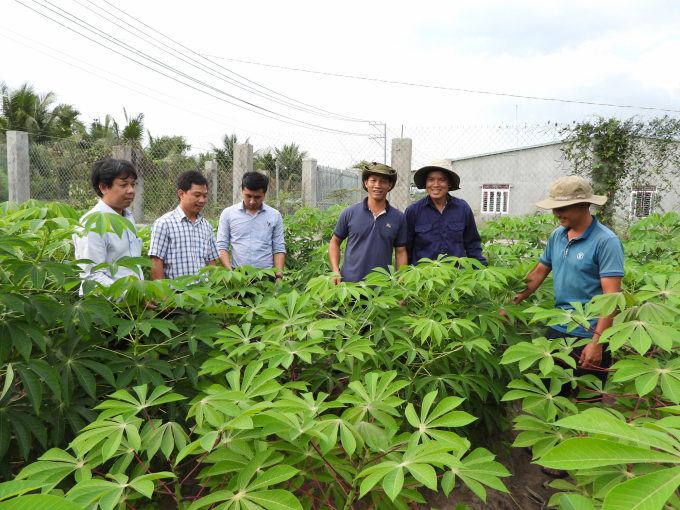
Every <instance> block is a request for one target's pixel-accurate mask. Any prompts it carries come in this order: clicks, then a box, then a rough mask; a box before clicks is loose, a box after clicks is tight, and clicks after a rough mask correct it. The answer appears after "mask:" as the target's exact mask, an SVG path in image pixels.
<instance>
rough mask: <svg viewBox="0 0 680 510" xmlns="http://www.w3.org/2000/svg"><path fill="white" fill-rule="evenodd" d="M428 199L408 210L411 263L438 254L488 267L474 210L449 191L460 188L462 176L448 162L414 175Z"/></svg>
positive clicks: (433, 162)
mask: <svg viewBox="0 0 680 510" xmlns="http://www.w3.org/2000/svg"><path fill="white" fill-rule="evenodd" d="M413 182H414V183H415V185H416V186H417V187H418V189H424V190H426V191H427V196H426V197H425V198H422V199H420V200H418V201H417V202H415V203H413V204H411V205H409V206H408V207H407V208H406V211H405V215H406V229H407V230H406V235H407V239H406V253H407V254H408V263H409V264H411V265H416V264H418V262H419V261H420V260H423V259H430V260H436V259H437V257H438V256H439V255H444V256H447V255H448V256H453V257H468V258H472V259H477V260H478V261H480V262H481V263H482V264H484V265H486V259H485V258H484V256H483V255H482V238H481V237H480V236H479V232H478V231H477V225H476V224H475V217H474V215H473V214H472V209H470V206H469V205H468V203H467V202H466V201H465V200H461V199H460V198H456V197H452V196H451V195H450V194H449V192H450V191H455V190H457V189H460V177H459V176H458V174H456V173H455V172H454V171H453V170H451V163H450V162H449V161H446V160H435V161H432V162H431V163H430V164H429V165H428V166H424V167H423V168H421V169H419V170H418V171H417V172H416V173H415V175H414V176H413Z"/></svg>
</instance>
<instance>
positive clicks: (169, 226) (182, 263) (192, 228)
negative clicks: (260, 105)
mask: <svg viewBox="0 0 680 510" xmlns="http://www.w3.org/2000/svg"><path fill="white" fill-rule="evenodd" d="M149 256H151V257H158V258H159V259H161V260H162V261H163V269H164V272H165V278H166V279H169V280H174V279H175V278H179V277H180V276H185V275H195V274H198V272H199V271H200V270H201V269H202V268H204V267H205V266H206V263H207V262H210V261H212V260H215V259H216V258H218V257H219V252H218V251H217V245H216V244H215V232H214V231H213V228H212V226H211V225H210V223H208V220H206V219H205V218H204V217H203V216H201V215H200V214H199V215H198V218H197V219H196V222H195V223H192V222H191V220H190V219H189V218H187V215H186V214H185V212H184V211H183V210H182V208H181V207H180V206H177V209H175V210H174V211H170V212H169V213H166V214H164V215H163V216H161V217H160V218H158V219H157V220H156V221H154V222H153V227H152V228H151V245H150V247H149Z"/></svg>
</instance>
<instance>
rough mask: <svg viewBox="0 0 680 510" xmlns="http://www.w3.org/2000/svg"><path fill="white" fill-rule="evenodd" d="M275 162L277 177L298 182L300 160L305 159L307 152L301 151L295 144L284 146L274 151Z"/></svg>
mask: <svg viewBox="0 0 680 510" xmlns="http://www.w3.org/2000/svg"><path fill="white" fill-rule="evenodd" d="M274 150H275V152H276V160H277V161H278V162H279V175H280V178H281V179H282V180H287V181H291V180H295V179H297V180H299V179H300V178H301V175H302V160H303V159H304V158H306V157H307V151H301V150H300V146H299V145H298V144H296V143H290V144H284V145H283V147H281V148H280V149H274Z"/></svg>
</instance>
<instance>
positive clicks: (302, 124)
mask: <svg viewBox="0 0 680 510" xmlns="http://www.w3.org/2000/svg"><path fill="white" fill-rule="evenodd" d="M16 1H17V3H19V4H20V5H22V6H24V7H26V8H27V9H30V10H31V11H33V12H35V13H37V14H40V15H41V16H43V17H45V18H47V19H48V20H50V21H52V22H54V23H56V24H58V25H60V26H62V27H64V28H66V29H68V30H70V31H72V32H74V33H75V34H77V35H79V36H81V37H84V38H85V39H88V40H89V41H92V42H94V43H96V44H98V45H100V46H102V47H104V48H106V49H108V50H109V51H112V52H114V53H116V54H118V55H120V56H122V57H124V58H126V59H128V60H131V61H132V62H135V63H136V64H139V65H141V66H143V67H145V68H147V69H149V70H151V71H153V72H155V73H158V74H160V75H162V76H165V77H166V78H170V79H171V80H173V81H176V82H178V83H180V84H182V85H185V86H187V87H189V88H192V89H194V90H196V91H198V92H201V93H203V94H206V95H208V96H210V97H213V98H215V99H218V100H220V101H223V102H226V103H228V104H231V105H233V106H236V107H238V108H241V109H244V110H246V111H249V112H251V113H256V114H258V115H262V116H264V117H267V118H271V119H273V120H278V121H279V122H284V123H287V124H292V125H294V126H297V127H302V128H305V129H313V130H314V128H317V129H315V130H317V131H322V132H327V133H340V134H346V135H353V136H365V135H364V134H362V133H354V132H349V131H342V130H337V129H333V128H326V127H324V126H319V125H316V124H311V123H308V122H304V121H300V120H297V119H293V118H291V117H288V116H286V115H282V114H279V113H276V112H271V111H269V110H267V109H266V108H262V107H259V106H257V105H253V106H255V107H256V108H258V109H261V110H263V111H267V112H269V113H272V114H274V115H277V116H279V117H283V118H276V117H272V116H270V115H267V114H265V113H262V112H258V111H254V110H251V109H249V108H247V107H244V106H242V105H239V104H236V103H233V102H231V101H228V100H226V99H224V98H222V97H219V96H216V95H214V94H211V93H209V92H207V91H205V90H202V89H199V88H197V87H194V86H192V85H190V84H188V83H185V82H183V81H181V80H178V79H177V78H174V77H172V76H170V75H168V74H165V73H163V72H161V71H159V70H158V69H154V68H153V67H150V66H148V65H146V64H144V63H142V62H139V61H137V60H135V59H134V58H132V57H130V56H128V55H125V54H123V53H121V52H119V51H117V50H115V49H113V48H110V47H109V46H106V45H105V44H102V43H101V42H99V41H96V40H94V39H92V38H91V37H88V36H87V35H84V34H82V33H80V32H78V31H77V30H75V29H73V28H72V27H70V26H67V25H65V24H63V23H61V22H59V21H57V20H55V19H53V18H51V17H50V16H48V15H46V14H44V13H42V12H40V11H38V10H36V9H33V8H32V7H29V6H28V5H26V4H24V3H22V2H21V1H19V0H16ZM33 1H34V2H35V0H33ZM35 3H37V2H35ZM38 5H41V4H38ZM41 7H45V6H44V5H41ZM45 8H46V9H47V10H49V11H51V12H54V13H55V14H57V15H59V16H61V17H63V18H66V16H64V15H62V14H60V13H58V12H56V11H54V10H52V9H50V8H49V7H45ZM64 12H66V11H64ZM66 19H68V18H66ZM68 21H71V22H72V23H74V22H73V21H72V20H70V19H68ZM75 24H76V25H78V23H75ZM79 26H81V25H79ZM83 28H85V29H86V30H89V31H90V32H94V31H93V30H91V29H88V28H87V27H83ZM94 33H95V34H96V35H99V36H100V37H104V36H102V35H101V34H99V33H96V32H94ZM109 42H113V41H109ZM114 44H117V45H118V46H121V44H119V43H115V42H114ZM129 51H133V52H135V53H138V54H139V53H140V52H138V51H137V50H134V49H132V50H129ZM140 56H142V57H143V58H146V59H147V60H151V61H154V60H155V59H153V58H150V57H148V56H145V55H143V54H140ZM157 62H158V61H157ZM157 65H160V66H162V67H165V68H167V69H169V70H171V71H173V72H176V73H177V74H180V75H182V74H183V73H180V72H179V71H176V70H174V69H172V68H170V67H169V66H167V65H166V64H163V63H160V62H158V64H157ZM184 76H186V77H187V78H189V79H190V80H191V81H196V82H198V83H200V84H201V85H203V86H205V87H207V88H211V89H213V90H216V91H217V92H220V93H222V94H224V95H226V96H228V97H234V96H232V95H231V94H228V93H226V92H224V91H221V90H219V89H216V88H215V87H212V86H210V85H207V84H204V83H202V82H200V81H198V80H195V79H193V78H192V77H190V76H188V75H184ZM236 99H238V98H236ZM238 100H239V101H242V102H245V103H248V102H247V101H243V100H241V99H238ZM248 104H251V103H248ZM284 119H289V120H284Z"/></svg>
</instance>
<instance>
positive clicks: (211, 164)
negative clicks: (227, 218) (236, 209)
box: [204, 159, 218, 203]
mask: <svg viewBox="0 0 680 510" xmlns="http://www.w3.org/2000/svg"><path fill="white" fill-rule="evenodd" d="M217 171H218V169H217V161H215V160H214V159H213V160H212V161H206V162H205V172H204V173H205V178H206V179H207V180H208V187H209V188H210V199H211V200H212V201H213V202H214V203H217Z"/></svg>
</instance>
